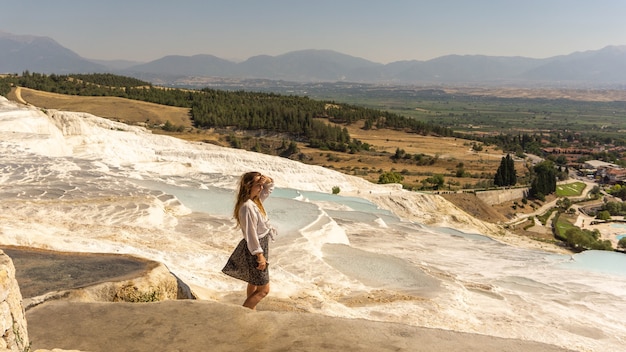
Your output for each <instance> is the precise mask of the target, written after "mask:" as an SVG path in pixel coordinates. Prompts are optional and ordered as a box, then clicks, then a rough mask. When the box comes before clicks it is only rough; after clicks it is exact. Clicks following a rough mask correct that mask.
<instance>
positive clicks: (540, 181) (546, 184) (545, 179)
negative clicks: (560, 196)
mask: <svg viewBox="0 0 626 352" xmlns="http://www.w3.org/2000/svg"><path fill="white" fill-rule="evenodd" d="M533 171H534V176H533V179H532V182H531V184H530V195H531V196H533V197H537V196H538V195H539V194H541V195H544V196H546V195H548V194H552V193H554V192H555V191H556V169H555V168H554V163H553V162H551V161H549V160H545V161H542V162H540V163H539V164H537V165H535V167H533Z"/></svg>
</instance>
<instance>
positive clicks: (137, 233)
mask: <svg viewBox="0 0 626 352" xmlns="http://www.w3.org/2000/svg"><path fill="white" fill-rule="evenodd" d="M19 109H20V108H17V107H11V106H8V105H7V104H6V103H4V105H2V101H0V133H1V134H2V139H1V140H0V171H1V172H0V186H1V187H0V206H1V207H2V212H0V238H2V243H0V244H9V245H22V246H34V247H41V248H49V249H54V250H61V251H77V252H103V253H127V254H133V255H138V256H142V257H145V258H148V259H152V260H156V261H160V262H163V263H164V264H165V265H167V267H168V268H169V269H170V270H171V271H172V272H174V273H175V274H176V275H177V276H178V277H179V278H181V279H182V280H183V281H185V282H186V283H187V284H189V285H190V286H192V288H195V289H196V290H198V292H202V294H203V295H204V297H205V299H211V300H216V301H222V302H228V303H233V301H232V297H239V296H240V295H242V293H243V287H244V285H243V284H242V283H241V282H238V281H237V280H234V279H231V278H229V277H226V276H225V275H223V274H222V273H221V272H220V270H221V268H222V266H223V263H225V261H226V258H227V257H228V255H229V254H230V251H231V250H232V249H233V248H234V246H235V245H236V244H237V242H238V241H239V240H240V238H241V233H240V230H239V229H237V228H235V227H234V222H233V220H232V218H231V211H232V206H233V198H234V193H233V192H234V188H235V185H236V183H237V176H238V175H240V174H241V173H242V172H244V171H249V170H251V169H256V170H262V171H264V172H266V173H268V174H270V175H271V176H272V177H274V179H275V180H276V181H277V182H276V183H277V188H276V190H275V192H274V193H273V194H272V196H271V197H270V198H269V199H268V200H267V202H266V209H267V210H268V213H269V216H270V218H271V220H272V222H273V223H274V224H275V226H276V227H277V228H278V230H279V236H278V238H277V239H276V241H275V242H272V243H271V259H270V262H271V263H272V264H271V277H272V293H271V294H270V297H269V298H268V299H272V300H276V301H280V302H282V303H283V304H285V305H292V306H294V307H297V308H298V309H303V310H307V311H310V312H313V313H318V314H325V315H331V316H342V317H350V318H361V319H371V320H382V321H389V322H396V323H401V324H409V325H416V326H427V327H434V328H442V329H451V330H458V331H465V332H474V333H480V334H489V335H495V336H501V337H510V338H522V339H527V340H535V341H541V342H547V343H552V344H557V345H560V346H565V347H568V348H574V349H578V350H586V351H589V350H591V351H613V350H618V349H619V348H622V346H623V343H624V342H625V338H624V336H626V323H625V321H624V319H623V317H622V315H623V312H624V311H626V301H625V299H624V297H626V274H625V272H624V270H626V256H625V255H622V254H619V253H610V252H596V251H589V252H584V253H581V254H575V255H562V254H554V253H548V252H542V251H537V250H529V249H523V248H516V247H512V246H509V245H505V244H503V243H501V242H499V241H496V240H494V239H491V238H490V237H487V236H484V235H483V234H481V233H478V232H472V231H459V230H458V229H455V228H453V227H435V226H425V225H423V224H420V223H419V222H415V221H407V220H405V219H401V218H400V217H398V216H397V215H395V214H394V213H393V212H390V211H388V210H384V209H381V208H380V207H379V206H377V205H376V204H374V203H372V202H370V201H368V200H365V199H362V198H359V197H355V196H343V195H333V194H331V192H330V189H331V188H332V187H333V186H339V187H340V188H341V190H342V192H343V191H344V190H345V192H350V191H351V190H352V191H353V192H354V193H353V194H355V193H356V191H357V190H358V191H361V192H369V191H368V187H370V188H371V190H372V192H382V191H380V189H379V188H378V187H379V186H376V185H369V184H368V183H366V182H364V181H362V180H359V179H356V178H351V177H350V176H346V175H342V174H339V173H336V172H333V171H331V170H326V169H321V168H316V167H312V166H307V165H303V164H299V163H295V162H292V161H290V160H286V159H283V158H272V157H268V156H263V155H260V154H257V153H247V152H242V151H237V150H232V149H224V148H219V147H215V146H210V145H203V144H198V143H184V142H181V141H178V140H174V139H171V138H168V137H164V136H154V135H151V134H149V133H146V132H145V131H143V130H141V129H138V128H130V127H126V126H124V125H121V124H116V123H113V122H111V121H108V120H102V119H98V118H95V117H89V116H87V117H86V116H84V114H75V115H73V114H72V113H65V115H63V116H64V118H63V121H64V122H63V123H66V124H70V125H72V127H71V128H69V127H68V128H66V129H65V130H66V131H74V132H73V134H71V135H65V136H64V135H63V134H62V133H61V132H59V131H58V130H57V131H56V132H55V128H56V127H55V126H56V124H55V123H53V122H52V120H51V119H50V118H49V117H47V116H43V115H42V114H41V112H40V111H38V110H35V109H33V110H32V111H30V110H29V111H26V112H24V111H23V110H20V111H21V112H20V113H18V114H15V113H13V111H16V110H19ZM56 123H59V122H58V121H57V122H56ZM130 151H132V152H130ZM398 192H400V191H398ZM385 193H389V190H388V189H387V190H385ZM417 210H419V209H416V211H417ZM259 309H262V306H260V307H259Z"/></svg>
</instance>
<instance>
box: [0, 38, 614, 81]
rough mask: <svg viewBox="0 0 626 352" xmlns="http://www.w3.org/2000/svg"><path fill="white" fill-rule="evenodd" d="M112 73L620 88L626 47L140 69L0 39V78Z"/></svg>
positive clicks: (193, 60) (202, 61) (177, 61)
mask: <svg viewBox="0 0 626 352" xmlns="http://www.w3.org/2000/svg"><path fill="white" fill-rule="evenodd" d="M26 70H28V71H30V72H39V73H47V74H51V73H55V74H68V73H105V72H107V73H114V74H122V75H127V76H132V77H137V78H141V79H145V80H148V81H151V82H160V83H165V84H167V83H168V82H174V81H177V80H180V79H181V78H185V77H216V78H227V79H270V80H283V81H292V82H306V83H310V82H338V81H341V82H355V83H373V84H398V85H432V84H446V85H496V86H497V85H501V86H503V85H510V86H543V87H548V86H552V87H587V88H618V89H623V88H625V87H626V46H607V47H605V48H602V49H600V50H590V51H584V52H575V53H571V54H568V55H560V56H554V57H550V58H545V59H534V58H527V57H519V56H516V57H503V56H485V55H446V56H441V57H438V58H435V59H431V60H427V61H418V60H406V61H397V62H392V63H389V64H381V63H376V62H372V61H369V60H366V59H363V58H358V57H354V56H350V55H346V54H342V53H339V52H336V51H331V50H300V51H293V52H288V53H286V54H283V55H278V56H268V55H258V56H253V57H251V58H249V59H247V60H245V61H243V62H233V61H229V60H225V59H221V58H219V57H216V56H213V55H194V56H179V55H169V56H165V57H162V58H160V59H157V60H154V61H150V62H145V63H140V62H132V61H123V60H117V61H105V60H91V59H86V58H83V57H81V56H80V55H78V54H77V53H75V52H73V51H72V50H70V49H68V48H65V47H63V46H62V45H60V44H59V43H57V42H56V41H55V40H53V39H52V38H49V37H40V36H39V37H38V36H30V35H15V34H10V33H6V32H0V73H22V72H23V71H26Z"/></svg>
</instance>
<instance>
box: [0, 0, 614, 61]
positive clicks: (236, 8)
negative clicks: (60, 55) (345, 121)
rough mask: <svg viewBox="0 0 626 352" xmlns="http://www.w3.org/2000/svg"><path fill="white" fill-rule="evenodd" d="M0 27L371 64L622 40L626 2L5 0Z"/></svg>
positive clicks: (116, 52)
mask: <svg viewBox="0 0 626 352" xmlns="http://www.w3.org/2000/svg"><path fill="white" fill-rule="evenodd" d="M0 31H4V32H9V33H13V34H28V35H36V36H48V37H51V38H52V39H54V40H56V41H57V42H59V44H61V45H63V46H65V47H67V48H68V49H70V50H72V51H74V52H76V53H78V54H79V55H81V56H83V57H85V58H89V59H104V60H110V59H126V60H134V61H151V60H155V59H158V58H161V57H163V56H165V55H185V56H189V55H195V54H211V55H215V56H218V57H221V58H224V59H229V60H245V59H247V58H249V57H251V56H255V55H262V54H267V55H272V56H276V55H280V54H284V53H286V52H290V51H294V50H302V49H330V50H335V51H338V52H341V53H344V54H348V55H352V56H357V57H361V58H364V59H368V60H371V61H374V62H379V63H389V62H392V61H399V60H414V59H415V60H428V59H432V58H435V57H439V56H443V55H448V54H460V55H465V54H482V55H498V56H526V57H533V58H544V57H549V56H555V55H565V54H570V53H572V52H575V51H585V50H597V49H601V48H603V47H605V46H607V45H626V1H625V0H385V1H382V0H380V1H373V0H177V1H174V0H0Z"/></svg>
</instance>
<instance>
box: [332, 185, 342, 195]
mask: <svg viewBox="0 0 626 352" xmlns="http://www.w3.org/2000/svg"><path fill="white" fill-rule="evenodd" d="M339 192H341V189H340V188H339V186H334V187H333V194H339Z"/></svg>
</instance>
